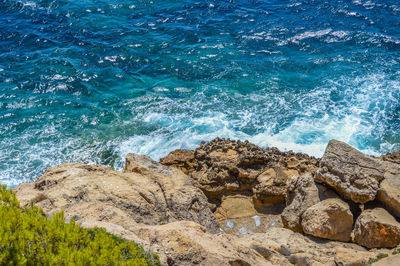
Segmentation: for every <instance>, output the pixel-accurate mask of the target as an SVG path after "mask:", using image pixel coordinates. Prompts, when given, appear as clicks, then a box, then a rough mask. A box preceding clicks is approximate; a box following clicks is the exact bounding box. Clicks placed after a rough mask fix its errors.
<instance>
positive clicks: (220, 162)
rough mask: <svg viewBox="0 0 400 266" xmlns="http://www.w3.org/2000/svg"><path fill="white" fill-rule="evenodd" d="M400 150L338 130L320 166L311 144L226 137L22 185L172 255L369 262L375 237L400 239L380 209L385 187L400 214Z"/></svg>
mask: <svg viewBox="0 0 400 266" xmlns="http://www.w3.org/2000/svg"><path fill="white" fill-rule="evenodd" d="M388 158H390V160H389V159H388ZM396 158H397V157H396V156H394V157H393V156H391V157H390V156H389V155H388V157H386V158H380V159H377V158H372V157H369V156H367V155H363V154H362V153H360V152H358V151H357V150H355V149H353V148H351V147H350V146H348V145H347V144H344V143H342V142H338V141H331V142H330V143H329V145H328V147H327V150H326V153H325V155H324V157H323V159H322V160H321V164H320V167H319V168H318V163H319V161H318V160H317V159H315V158H313V157H309V156H307V155H303V154H296V153H293V152H280V151H278V150H277V149H274V148H271V149H262V148H259V147H257V146H255V145H253V144H251V143H248V142H240V141H231V140H225V139H216V140H214V141H212V142H210V143H203V144H202V145H201V146H200V147H199V148H198V149H196V150H195V151H182V150H177V151H174V152H172V153H170V154H169V155H168V156H167V157H165V158H163V159H162V160H161V162H162V164H161V163H157V162H155V161H153V160H151V159H150V158H149V157H147V156H143V155H135V154H128V155H127V157H126V165H125V167H124V170H123V172H122V173H121V172H118V171H115V170H112V169H111V168H108V167H102V166H96V165H85V164H78V163H72V164H63V165H60V166H56V167H53V168H50V169H48V170H47V171H46V172H45V173H44V174H43V176H41V177H40V178H39V179H38V180H37V181H35V182H34V183H32V184H22V185H21V186H20V187H19V188H17V189H16V193H17V197H18V199H19V200H20V201H21V203H22V204H24V205H26V204H29V202H30V201H31V200H33V201H34V202H35V203H36V205H38V206H39V207H41V208H43V210H44V212H45V213H46V214H48V215H52V214H53V213H54V212H55V211H59V210H64V213H65V216H66V217H67V219H72V218H73V219H75V220H76V221H77V222H78V223H79V224H80V225H82V226H85V227H94V226H98V227H103V228H105V229H106V230H107V231H108V232H110V233H113V234H115V235H119V236H121V237H123V238H126V239H130V240H134V241H136V242H138V243H139V244H141V245H143V246H144V247H145V248H146V249H149V250H151V251H154V252H157V253H158V254H159V255H160V258H161V260H162V262H163V263H165V264H168V265H193V264H200V265H292V264H296V265H365V264H367V262H368V260H369V259H373V258H376V256H377V255H378V254H379V253H380V252H381V251H380V250H374V249H373V250H366V249H365V248H364V247H367V248H375V247H376V248H382V247H394V246H396V245H398V244H399V242H400V237H399V235H400V233H399V232H400V226H399V224H398V223H397V221H396V220H395V218H393V217H392V216H391V215H390V214H389V213H388V212H387V211H385V210H384V209H382V208H376V206H380V205H381V203H379V202H378V201H377V200H376V198H377V199H378V200H379V201H380V202H382V203H384V206H385V208H387V209H388V210H389V211H390V212H392V213H394V214H395V215H398V213H400V212H398V211H399V210H400V208H399V206H400V205H399V204H398V202H399V199H398V195H399V194H400V193H398V191H400V190H398V189H397V188H398V187H400V185H399V184H398V182H399V181H398V178H397V177H398V176H400V171H399V167H400V166H399V164H398V163H396V162H395V159H396ZM172 166H174V167H172ZM317 169H318V173H317ZM185 173H186V174H185ZM316 176H317V180H318V181H319V182H320V183H315V180H314V178H315V177H316ZM380 182H381V183H380ZM332 188H333V189H334V190H336V191H337V192H338V193H339V195H340V196H342V197H343V198H344V199H343V198H340V196H339V195H338V194H336V193H335V192H334V190H333V189H332ZM376 195H377V196H376ZM372 200H373V201H372ZM368 201H372V202H368ZM365 202H368V203H367V204H366V205H365V208H367V210H365V211H363V212H362V213H361V215H360V216H359V217H358V218H357V219H356V223H355V226H354V230H353V236H354V237H353V239H352V240H353V241H354V242H356V243H357V244H359V245H357V244H354V243H343V242H346V241H349V240H350V237H349V236H350V231H351V229H352V223H353V216H354V217H357V216H358V215H359V213H360V210H361V209H364V205H363V204H361V205H360V207H361V208H359V206H357V203H365ZM372 207H375V208H374V209H371V208H372ZM283 225H284V226H285V227H287V228H290V229H291V230H289V229H285V228H282V226H283ZM294 231H296V232H294ZM298 232H304V233H305V234H307V235H308V236H304V235H303V234H301V233H298ZM323 238H325V239H323ZM331 240H334V241H331ZM338 241H343V242H338ZM360 245H363V246H364V247H361V246H360ZM385 252H386V253H389V252H390V251H385Z"/></svg>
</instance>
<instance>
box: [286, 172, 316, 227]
mask: <svg viewBox="0 0 400 266" xmlns="http://www.w3.org/2000/svg"><path fill="white" fill-rule="evenodd" d="M319 201H320V199H319V195H318V188H317V186H316V185H315V183H314V179H313V178H312V176H311V175H310V174H305V175H303V176H301V177H296V178H293V179H292V181H291V183H290V185H289V188H288V195H287V201H286V202H287V204H288V205H287V206H286V208H285V209H284V210H283V212H282V214H281V217H282V222H283V225H284V226H285V227H287V228H289V229H291V230H293V231H295V232H302V228H301V216H302V215H303V213H304V212H305V211H306V210H307V209H308V208H309V207H311V206H313V205H314V204H316V203H318V202H319Z"/></svg>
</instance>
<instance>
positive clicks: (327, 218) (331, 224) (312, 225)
mask: <svg viewBox="0 0 400 266" xmlns="http://www.w3.org/2000/svg"><path fill="white" fill-rule="evenodd" d="M301 226H302V228H303V231H304V233H306V234H309V235H312V236H316V237H320V238H326V239H331V240H337V241H343V242H348V241H349V240H350V234H351V231H352V229H353V228H352V226H353V214H352V213H351V211H350V207H349V204H347V203H346V202H344V201H342V200H340V199H338V198H331V199H326V200H323V201H321V202H319V203H317V204H315V205H313V206H311V207H310V208H308V209H307V210H306V211H305V212H304V213H303V215H302V216H301Z"/></svg>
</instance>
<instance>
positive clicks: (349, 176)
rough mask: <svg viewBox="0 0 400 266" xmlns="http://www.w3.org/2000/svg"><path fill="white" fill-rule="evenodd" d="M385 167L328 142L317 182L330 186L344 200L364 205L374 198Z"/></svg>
mask: <svg viewBox="0 0 400 266" xmlns="http://www.w3.org/2000/svg"><path fill="white" fill-rule="evenodd" d="M386 170H387V169H386V167H385V164H384V163H383V162H382V161H381V160H378V159H375V158H372V157H370V156H368V155H365V154H363V153H361V152H360V151H358V150H357V149H355V148H353V147H351V146H350V145H348V144H346V143H344V142H341V141H337V140H331V141H329V144H328V146H327V147H326V150H325V153H324V156H323V157H322V159H321V162H320V169H319V170H318V171H317V175H316V181H318V182H323V183H326V184H327V185H329V186H331V187H333V188H334V189H335V190H336V191H337V192H338V193H339V194H340V195H342V196H343V197H344V198H346V199H351V200H352V201H354V202H357V203H365V202H368V201H371V200H374V199H375V196H376V193H377V192H378V189H379V181H381V180H382V179H383V177H384V175H385V171H386Z"/></svg>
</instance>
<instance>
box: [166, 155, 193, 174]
mask: <svg viewBox="0 0 400 266" xmlns="http://www.w3.org/2000/svg"><path fill="white" fill-rule="evenodd" d="M160 162H161V164H164V165H173V166H175V167H178V168H179V169H181V170H182V171H183V172H184V173H187V172H188V171H189V169H191V168H193V163H194V151H190V150H175V151H172V152H170V153H169V154H168V156H166V157H164V158H161V160H160Z"/></svg>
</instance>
